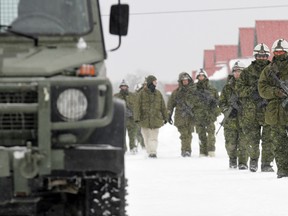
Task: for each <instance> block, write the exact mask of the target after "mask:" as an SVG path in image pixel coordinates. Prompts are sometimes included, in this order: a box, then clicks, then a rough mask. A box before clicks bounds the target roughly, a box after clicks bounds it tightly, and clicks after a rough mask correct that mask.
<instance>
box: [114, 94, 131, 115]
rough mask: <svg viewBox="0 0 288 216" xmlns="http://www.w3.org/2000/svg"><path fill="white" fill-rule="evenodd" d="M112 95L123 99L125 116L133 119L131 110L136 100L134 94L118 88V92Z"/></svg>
mask: <svg viewBox="0 0 288 216" xmlns="http://www.w3.org/2000/svg"><path fill="white" fill-rule="evenodd" d="M114 97H116V98H120V99H122V100H124V101H125V104H126V111H125V116H126V118H132V119H133V110H134V107H135V102H136V94H135V93H132V92H129V91H122V90H120V92H118V93H116V94H114Z"/></svg>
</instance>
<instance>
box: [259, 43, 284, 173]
mask: <svg viewBox="0 0 288 216" xmlns="http://www.w3.org/2000/svg"><path fill="white" fill-rule="evenodd" d="M272 51H273V54H274V57H273V59H272V62H271V64H269V65H268V66H267V67H266V68H265V69H264V70H263V71H262V73H261V76H260V78H259V82H258V89H259V93H260V96H261V97H263V98H265V99H267V100H268V105H267V108H266V112H265V122H266V123H267V124H269V125H270V126H271V134H270V136H271V139H272V140H273V147H274V153H275V161H276V164H277V177H278V178H283V177H288V145H287V143H288V135H287V129H288V103H287V100H288V99H287V95H288V85H287V80H288V42H287V41H286V40H284V39H278V40H276V41H275V42H274V43H273V45H272Z"/></svg>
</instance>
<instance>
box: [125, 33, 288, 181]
mask: <svg viewBox="0 0 288 216" xmlns="http://www.w3.org/2000/svg"><path fill="white" fill-rule="evenodd" d="M272 52H273V55H274V56H273V59H272V61H271V62H270V61H269V60H268V58H269V56H270V50H269V48H268V47H267V46H266V45H265V44H263V43H260V44H258V45H257V46H255V48H254V50H253V55H254V57H255V60H253V61H252V62H251V64H250V65H249V66H248V67H246V68H245V67H244V65H243V64H242V63H241V62H239V61H237V62H236V63H235V64H234V66H233V68H232V74H231V75H229V76H228V79H227V83H226V85H225V86H224V88H223V90H222V92H221V95H220V98H219V96H218V93H217V90H216V89H215V88H214V87H212V86H211V85H210V84H209V79H208V76H207V74H206V72H205V71H204V70H203V69H200V71H198V73H197V75H196V79H197V81H195V83H194V81H193V79H192V78H191V76H190V75H189V74H188V73H186V72H182V73H180V74H179V76H178V88H177V89H176V90H174V91H173V92H172V95H171V97H170V98H169V100H168V104H167V109H166V106H165V103H164V100H163V96H162V95H161V93H160V92H159V91H158V90H156V84H157V82H156V81H157V79H156V77H154V76H152V75H150V76H148V77H147V79H146V81H147V86H146V87H145V88H143V89H142V90H140V91H139V92H138V96H137V97H136V103H135V105H134V106H135V108H134V109H133V110H134V112H135V115H134V118H133V121H134V123H135V122H136V124H138V125H140V127H141V132H142V135H144V144H145V148H146V150H147V153H148V155H149V157H156V155H157V145H158V132H159V128H160V127H162V126H163V125H164V124H165V123H166V122H169V123H170V124H174V125H175V127H177V129H178V132H179V134H180V140H181V156H182V157H190V156H191V153H192V152H191V143H192V133H193V132H194V128H196V132H197V134H198V137H199V149H200V152H199V156H210V157H214V156H215V124H214V123H215V121H216V118H217V116H219V114H220V111H221V112H222V113H223V114H224V119H223V121H222V122H221V126H222V125H223V127H224V137H225V148H226V151H227V154H228V156H229V167H230V168H237V167H238V168H239V169H240V170H246V169H248V161H249V170H250V171H251V172H256V171H257V170H258V163H259V158H260V150H261V171H262V172H274V170H273V167H272V162H273V160H274V157H275V161H276V164H277V168H278V171H277V176H278V178H282V177H288V146H287V141H288V123H287V122H288V81H287V80H288V42H287V41H286V40H284V39H278V40H276V41H275V42H274V43H273V46H272ZM127 104H128V102H127ZM127 107H129V105H127ZM173 117H174V121H173V120H172V118H173ZM151 122H152V123H151ZM135 128H136V127H135ZM127 129H128V128H127ZM134 140H135V139H134ZM260 145H261V148H260ZM133 147H134V144H133V142H132V143H130V149H131V148H132V149H133Z"/></svg>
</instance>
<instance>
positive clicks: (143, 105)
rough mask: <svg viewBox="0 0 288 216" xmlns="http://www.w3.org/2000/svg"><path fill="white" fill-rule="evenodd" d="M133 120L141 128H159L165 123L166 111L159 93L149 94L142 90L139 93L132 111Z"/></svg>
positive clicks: (147, 91) (149, 92) (147, 90)
mask: <svg viewBox="0 0 288 216" xmlns="http://www.w3.org/2000/svg"><path fill="white" fill-rule="evenodd" d="M134 112H135V113H134V120H135V121H136V122H139V125H140V126H141V127H143V128H151V129H155V128H160V127H161V126H163V124H164V122H165V121H166V122H167V109H166V105H165V101H164V99H163V96H162V94H161V92H160V91H159V90H157V89H155V91H154V92H151V91H150V90H149V89H148V88H143V89H142V90H141V91H140V92H139V93H138V97H137V100H136V104H135V109H134Z"/></svg>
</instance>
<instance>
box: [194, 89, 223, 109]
mask: <svg viewBox="0 0 288 216" xmlns="http://www.w3.org/2000/svg"><path fill="white" fill-rule="evenodd" d="M195 95H196V96H197V97H198V98H199V99H200V100H201V101H203V102H204V103H205V104H206V105H207V106H209V107H211V108H215V107H217V105H218V100H217V99H216V98H215V97H213V96H212V95H211V92H209V91H208V90H205V89H204V90H196V91H195Z"/></svg>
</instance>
